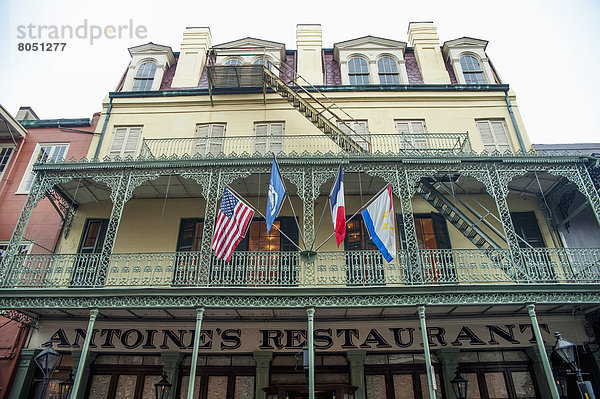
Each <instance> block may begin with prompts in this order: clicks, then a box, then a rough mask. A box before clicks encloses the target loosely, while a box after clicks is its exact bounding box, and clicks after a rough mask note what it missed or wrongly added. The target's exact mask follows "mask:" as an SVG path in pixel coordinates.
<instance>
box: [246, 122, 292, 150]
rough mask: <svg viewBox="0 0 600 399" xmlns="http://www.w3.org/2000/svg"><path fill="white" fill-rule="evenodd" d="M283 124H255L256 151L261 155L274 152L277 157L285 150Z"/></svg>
mask: <svg viewBox="0 0 600 399" xmlns="http://www.w3.org/2000/svg"><path fill="white" fill-rule="evenodd" d="M284 127H285V124H284V123H283V122H270V123H269V122H265V123H255V124H254V136H255V137H254V151H255V152H258V153H260V154H268V153H270V152H272V153H273V154H275V155H277V154H278V153H279V152H280V151H281V150H283V131H284Z"/></svg>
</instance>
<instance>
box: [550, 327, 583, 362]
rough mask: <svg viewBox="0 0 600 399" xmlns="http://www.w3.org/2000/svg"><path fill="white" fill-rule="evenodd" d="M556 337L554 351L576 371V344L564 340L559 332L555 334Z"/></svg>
mask: <svg viewBox="0 0 600 399" xmlns="http://www.w3.org/2000/svg"><path fill="white" fill-rule="evenodd" d="M554 336H555V337H556V344H554V348H553V349H552V351H553V352H554V353H556V354H557V355H558V356H559V357H560V358H561V359H562V361H563V362H565V363H566V364H568V365H570V366H572V367H573V368H574V369H576V368H577V365H576V364H575V344H574V343H572V342H569V341H567V340H566V339H564V338H563V337H562V336H561V335H560V333H559V332H558V331H557V332H555V333H554Z"/></svg>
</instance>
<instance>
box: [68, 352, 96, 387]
mask: <svg viewBox="0 0 600 399" xmlns="http://www.w3.org/2000/svg"><path fill="white" fill-rule="evenodd" d="M82 353H83V352H82V351H73V352H71V358H72V359H73V374H75V371H76V370H78V369H79V361H80V360H81V354H82ZM97 356H98V354H97V353H96V352H88V355H87V357H86V359H85V364H84V365H83V372H82V374H81V387H80V389H79V394H78V395H77V397H75V396H71V398H72V399H83V396H84V394H85V392H86V391H87V386H88V384H89V381H90V371H91V369H92V364H93V363H94V360H96V357H97Z"/></svg>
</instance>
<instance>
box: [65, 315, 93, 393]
mask: <svg viewBox="0 0 600 399" xmlns="http://www.w3.org/2000/svg"><path fill="white" fill-rule="evenodd" d="M97 316H98V309H97V308H95V309H90V321H89V323H88V328H87V330H86V333H85V340H84V341H83V348H81V356H80V358H79V365H78V366H77V371H76V372H75V381H74V382H73V390H72V391H71V397H72V398H77V397H79V387H80V386H81V377H82V376H83V369H84V368H85V365H86V359H87V355H88V351H89V349H90V343H91V342H92V336H93V335H94V324H95V323H96V317H97Z"/></svg>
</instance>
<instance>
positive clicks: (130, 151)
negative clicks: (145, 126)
mask: <svg viewBox="0 0 600 399" xmlns="http://www.w3.org/2000/svg"><path fill="white" fill-rule="evenodd" d="M141 137H142V128H141V127H116V128H115V133H114V135H113V142H112V144H111V145H110V150H109V151H108V156H109V157H110V158H116V157H119V158H121V159H125V158H127V157H129V156H130V157H132V158H135V156H136V154H137V149H138V145H139V143H140V139H141Z"/></svg>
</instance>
